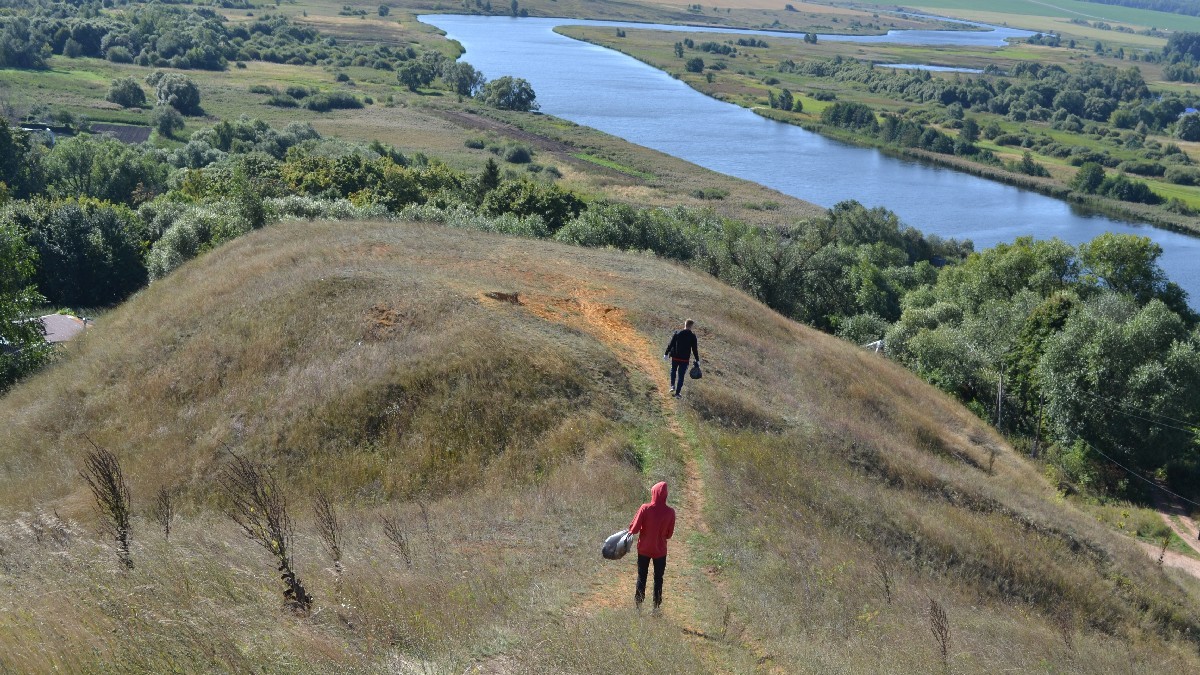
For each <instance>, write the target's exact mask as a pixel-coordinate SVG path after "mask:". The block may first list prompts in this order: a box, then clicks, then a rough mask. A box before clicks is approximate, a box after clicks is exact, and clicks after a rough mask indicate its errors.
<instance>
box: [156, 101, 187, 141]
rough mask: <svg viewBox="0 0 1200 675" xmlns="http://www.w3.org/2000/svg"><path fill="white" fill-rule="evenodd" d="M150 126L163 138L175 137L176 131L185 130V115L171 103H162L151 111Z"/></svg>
mask: <svg viewBox="0 0 1200 675" xmlns="http://www.w3.org/2000/svg"><path fill="white" fill-rule="evenodd" d="M150 126H152V127H153V128H154V130H155V131H157V132H158V135H159V136H162V137H163V138H175V132H177V131H183V127H184V122H183V115H181V114H179V111H178V110H176V109H175V108H173V107H171V106H169V105H160V106H158V107H157V108H155V109H154V112H152V113H150Z"/></svg>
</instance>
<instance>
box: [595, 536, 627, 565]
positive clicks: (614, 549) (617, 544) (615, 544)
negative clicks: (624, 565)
mask: <svg viewBox="0 0 1200 675" xmlns="http://www.w3.org/2000/svg"><path fill="white" fill-rule="evenodd" d="M631 548H633V535H632V534H629V530H621V531H620V532H614V533H613V534H612V535H611V536H609V538H608V539H605V540H604V546H602V547H600V555H602V556H604V557H605V558H607V559H609V560H620V559H621V558H623V557H625V554H626V553H629V549H631Z"/></svg>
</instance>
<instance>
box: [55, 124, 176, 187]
mask: <svg viewBox="0 0 1200 675" xmlns="http://www.w3.org/2000/svg"><path fill="white" fill-rule="evenodd" d="M163 159H164V157H163V156H162V155H161V154H159V153H158V152H143V151H141V150H139V149H137V148H134V147H131V146H128V145H125V144H124V143H121V142H120V141H118V140H116V139H114V138H110V137H107V136H100V137H91V136H86V135H83V136H75V137H72V138H67V139H64V140H62V141H59V142H58V143H57V144H55V146H54V148H53V149H52V150H51V151H50V152H49V153H48V154H47V155H46V158H45V160H44V162H43V167H44V171H45V177H46V184H47V188H48V189H47V191H48V192H49V193H50V195H52V196H54V197H57V198H60V199H65V198H70V197H94V198H96V199H101V200H106V201H110V202H114V203H124V204H133V203H134V202H135V200H136V199H137V198H138V196H139V194H146V193H157V192H161V191H162V188H163V187H164V186H165V184H166V179H167V172H168V167H167V166H166V165H165V163H164V162H163ZM139 186H140V187H139Z"/></svg>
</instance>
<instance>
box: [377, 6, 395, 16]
mask: <svg viewBox="0 0 1200 675" xmlns="http://www.w3.org/2000/svg"><path fill="white" fill-rule="evenodd" d="M391 11H392V10H391V9H390V8H389V7H388V6H387V5H380V6H379V16H387V15H388V14H390V13H391Z"/></svg>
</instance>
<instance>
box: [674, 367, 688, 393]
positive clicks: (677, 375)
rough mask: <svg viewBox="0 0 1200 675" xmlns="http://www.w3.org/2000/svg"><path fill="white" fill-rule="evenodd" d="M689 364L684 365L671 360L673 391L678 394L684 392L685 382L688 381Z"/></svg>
mask: <svg viewBox="0 0 1200 675" xmlns="http://www.w3.org/2000/svg"><path fill="white" fill-rule="evenodd" d="M687 371H688V362H687V361H683V362H682V363H681V362H679V361H676V360H675V359H671V390H672V391H674V392H675V393H676V394H678V393H680V392H682V391H683V381H684V380H685V379H687Z"/></svg>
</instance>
